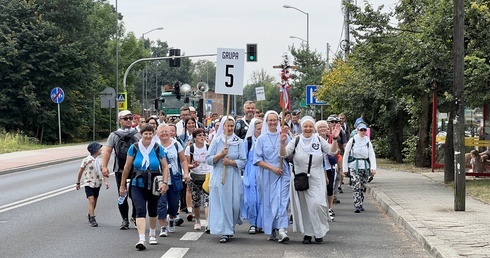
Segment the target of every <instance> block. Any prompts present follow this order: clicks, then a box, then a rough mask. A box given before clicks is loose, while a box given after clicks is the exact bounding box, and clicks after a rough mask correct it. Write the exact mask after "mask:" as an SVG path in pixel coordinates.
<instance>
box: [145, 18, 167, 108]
mask: <svg viewBox="0 0 490 258" xmlns="http://www.w3.org/2000/svg"><path fill="white" fill-rule="evenodd" d="M156 30H163V27H158V28H154V29H151V30H149V31H147V32H145V33H143V34H141V38H142V39H143V48H145V35H146V34H148V33H150V32H152V31H156ZM147 77H148V64H146V66H145V72H144V74H143V85H142V86H143V87H142V88H143V89H142V91H141V102H142V103H141V112H142V113H143V114H144V113H145V107H146V104H147V97H148V96H147V85H146V84H147ZM144 115H145V116H146V114H144Z"/></svg>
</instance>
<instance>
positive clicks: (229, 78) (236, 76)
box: [215, 48, 245, 95]
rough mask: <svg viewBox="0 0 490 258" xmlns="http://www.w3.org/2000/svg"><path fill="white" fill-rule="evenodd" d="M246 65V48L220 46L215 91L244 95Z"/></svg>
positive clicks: (217, 57)
mask: <svg viewBox="0 0 490 258" xmlns="http://www.w3.org/2000/svg"><path fill="white" fill-rule="evenodd" d="M244 66H245V50H244V49H232V48H218V52H217V55H216V85H215V92H216V93H220V94H231V95H243V69H244Z"/></svg>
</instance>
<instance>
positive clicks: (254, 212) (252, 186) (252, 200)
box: [242, 118, 262, 234]
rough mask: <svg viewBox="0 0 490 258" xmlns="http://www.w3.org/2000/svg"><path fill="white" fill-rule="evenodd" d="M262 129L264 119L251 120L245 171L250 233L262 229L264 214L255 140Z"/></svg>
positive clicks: (244, 181) (245, 193)
mask: <svg viewBox="0 0 490 258" xmlns="http://www.w3.org/2000/svg"><path fill="white" fill-rule="evenodd" d="M261 130H262V120H259V119H256V118H253V119H252V121H250V127H249V128H248V131H247V135H246V136H245V142H244V144H243V145H244V148H245V152H246V153H247V164H246V165H245V170H244V172H243V206H242V213H243V217H244V218H245V219H246V220H247V221H248V223H249V224H250V228H249V229H248V233H249V234H255V233H258V232H260V231H261V230H262V216H260V214H259V212H260V196H259V192H258V186H257V169H258V167H257V166H256V165H255V164H254V153H255V151H254V149H255V142H256V141H257V138H258V137H259V136H260V133H261Z"/></svg>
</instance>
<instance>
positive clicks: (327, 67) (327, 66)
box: [325, 43, 330, 71]
mask: <svg viewBox="0 0 490 258" xmlns="http://www.w3.org/2000/svg"><path fill="white" fill-rule="evenodd" d="M326 61H327V62H326V64H325V68H326V69H327V71H330V44H328V43H327V60H326Z"/></svg>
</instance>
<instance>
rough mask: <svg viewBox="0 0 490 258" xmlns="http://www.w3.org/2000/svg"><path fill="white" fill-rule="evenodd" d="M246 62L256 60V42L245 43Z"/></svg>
mask: <svg viewBox="0 0 490 258" xmlns="http://www.w3.org/2000/svg"><path fill="white" fill-rule="evenodd" d="M247 62H257V44H247Z"/></svg>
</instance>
